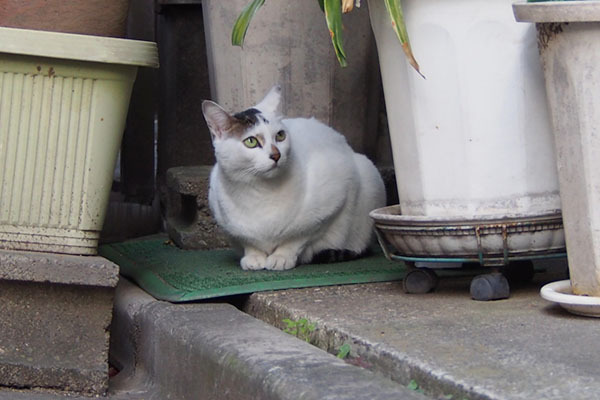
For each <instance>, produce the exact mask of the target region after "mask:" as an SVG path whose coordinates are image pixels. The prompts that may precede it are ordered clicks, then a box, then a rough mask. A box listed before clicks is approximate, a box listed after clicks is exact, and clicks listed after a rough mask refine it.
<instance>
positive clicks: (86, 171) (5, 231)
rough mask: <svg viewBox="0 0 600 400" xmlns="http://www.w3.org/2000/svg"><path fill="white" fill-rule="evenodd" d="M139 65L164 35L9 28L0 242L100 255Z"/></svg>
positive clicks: (3, 72)
mask: <svg viewBox="0 0 600 400" xmlns="http://www.w3.org/2000/svg"><path fill="white" fill-rule="evenodd" d="M138 66H149V67H157V66H158V52H157V49H156V44H155V43H151V42H141V41H134V40H125V39H114V38H105V37H97V36H85V35H73V34H64V33H56V32H42V31H32V30H23V29H11V28H0V248H3V249H14V250H34V251H51V252H61V253H70V254H95V253H96V251H97V244H98V238H99V235H100V230H101V228H102V225H103V222H104V217H105V212H106V206H107V203H108V196H109V194H110V187H111V183H112V173H113V169H114V165H115V160H116V156H117V153H118V149H119V146H120V143H121V137H122V134H123V129H124V125H125V117H126V114H127V108H128V104H129V97H130V94H131V88H132V85H133V82H134V80H135V76H136V73H137V68H138Z"/></svg>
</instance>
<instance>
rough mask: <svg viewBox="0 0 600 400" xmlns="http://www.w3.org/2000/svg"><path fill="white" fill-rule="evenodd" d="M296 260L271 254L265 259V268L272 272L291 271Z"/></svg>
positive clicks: (295, 258)
mask: <svg viewBox="0 0 600 400" xmlns="http://www.w3.org/2000/svg"><path fill="white" fill-rule="evenodd" d="M297 260H298V258H297V257H289V256H288V257H286V256H282V255H280V254H271V255H270V256H269V257H267V262H266V264H265V268H266V269H270V270H274V271H283V270H286V269H292V268H294V267H295V266H296V262H297Z"/></svg>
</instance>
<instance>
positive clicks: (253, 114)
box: [233, 107, 269, 126]
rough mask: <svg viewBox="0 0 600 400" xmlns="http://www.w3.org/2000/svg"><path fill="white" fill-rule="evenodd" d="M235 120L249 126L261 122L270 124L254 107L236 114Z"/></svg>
mask: <svg viewBox="0 0 600 400" xmlns="http://www.w3.org/2000/svg"><path fill="white" fill-rule="evenodd" d="M233 118H235V119H237V120H238V121H240V123H242V124H244V125H247V126H251V125H258V123H259V121H262V122H264V123H265V124H268V123H269V120H268V119H267V118H265V116H264V115H263V114H262V112H261V111H260V110H257V109H256V108H254V107H252V108H249V109H247V110H244V111H241V112H239V113H237V114H234V115H233Z"/></svg>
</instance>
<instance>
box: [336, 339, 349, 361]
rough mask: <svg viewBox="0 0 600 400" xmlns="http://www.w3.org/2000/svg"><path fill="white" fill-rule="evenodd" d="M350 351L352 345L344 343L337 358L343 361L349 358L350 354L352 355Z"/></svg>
mask: <svg viewBox="0 0 600 400" xmlns="http://www.w3.org/2000/svg"><path fill="white" fill-rule="evenodd" d="M350 350H351V347H350V345H349V344H348V343H344V344H343V345H341V346H340V348H339V349H338V353H337V356H336V357H337V358H339V359H342V360H343V359H344V358H346V357H348V354H350Z"/></svg>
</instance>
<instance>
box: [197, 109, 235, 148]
mask: <svg viewBox="0 0 600 400" xmlns="http://www.w3.org/2000/svg"><path fill="white" fill-rule="evenodd" d="M202 114H204V119H205V120H206V124H207V125H208V129H209V130H210V134H211V136H212V139H213V141H214V140H216V139H222V138H223V135H224V134H225V133H227V132H228V131H230V130H231V128H232V127H233V123H234V121H233V117H232V116H231V115H229V113H228V112H227V111H225V110H224V109H223V108H222V107H221V106H220V105H218V104H217V103H215V102H214V101H210V100H204V101H203V102H202Z"/></svg>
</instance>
